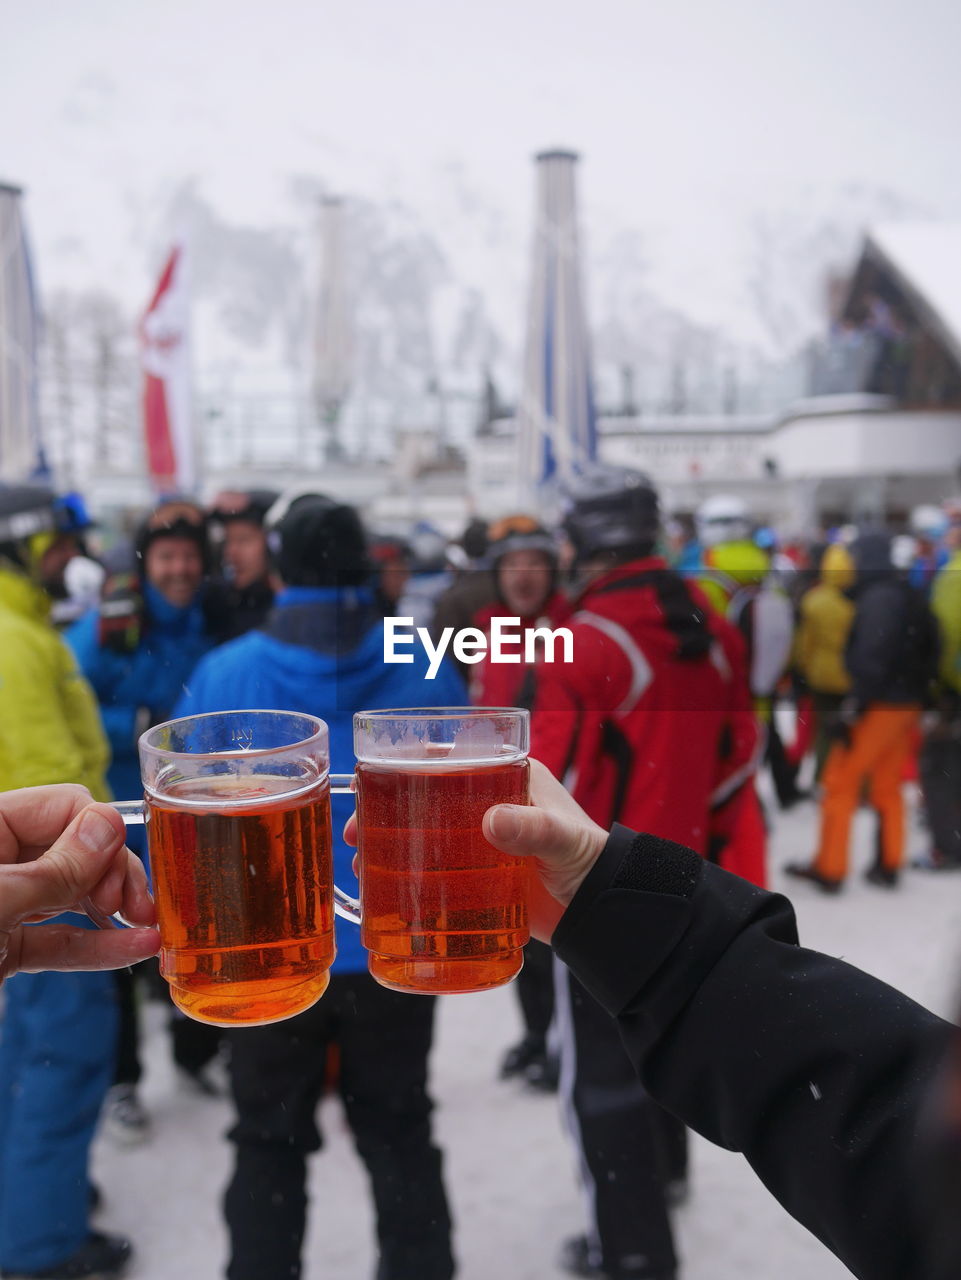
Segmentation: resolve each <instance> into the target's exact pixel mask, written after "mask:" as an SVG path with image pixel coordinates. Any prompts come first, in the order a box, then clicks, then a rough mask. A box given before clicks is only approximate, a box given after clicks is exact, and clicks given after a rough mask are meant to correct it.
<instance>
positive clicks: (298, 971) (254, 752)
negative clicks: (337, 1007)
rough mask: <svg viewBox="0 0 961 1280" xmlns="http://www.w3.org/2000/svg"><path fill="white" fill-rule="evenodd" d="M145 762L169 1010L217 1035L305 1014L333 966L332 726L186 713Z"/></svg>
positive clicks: (162, 729) (147, 745)
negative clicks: (215, 1029) (218, 1029)
mask: <svg viewBox="0 0 961 1280" xmlns="http://www.w3.org/2000/svg"><path fill="white" fill-rule="evenodd" d="M312 729H313V730H314V731H313V736H312V737H311V738H310V739H309V740H308V741H305V742H302V743H301V742H298V737H305V736H306V735H308V734H311V732H312ZM141 764H142V767H143V773H144V785H145V792H146V810H147V834H148V846H149V852H150V864H151V872H152V875H153V885H154V896H155V899H156V904H157V921H158V925H159V927H160V938H161V950H160V967H161V972H162V974H163V976H164V977H165V978H166V980H167V982H168V983H169V984H170V992H171V996H172V998H173V1001H174V1003H175V1004H176V1005H177V1006H178V1007H179V1008H180V1009H182V1010H183V1012H184V1013H186V1014H188V1015H189V1016H190V1017H191V1018H196V1019H197V1020H199V1021H201V1022H212V1023H215V1024H217V1025H219V1026H256V1025H259V1024H262V1023H267V1022H276V1021H278V1020H279V1019H281V1018H289V1017H291V1016H292V1015H293V1014H295V1013H300V1012H301V1011H302V1010H304V1009H307V1008H309V1007H310V1006H311V1005H312V1004H314V1003H315V1001H317V1000H318V999H319V998H320V996H321V995H322V994H323V993H324V991H325V990H326V988H327V983H328V970H329V968H330V965H331V963H332V961H333V958H334V924H333V866H332V857H331V825H330V782H329V777H328V773H327V768H328V760H327V729H326V726H325V725H324V724H323V722H322V721H318V720H313V719H312V718H310V717H303V716H295V715H293V713H285V712H266V711H265V712H255V711H254V712H231V713H223V714H221V715H217V714H214V715H209V716H196V717H189V718H186V719H184V720H182V721H171V722H169V723H168V724H167V725H161V726H158V728H157V729H154V730H150V731H149V732H148V734H146V735H145V736H144V739H142V740H141Z"/></svg>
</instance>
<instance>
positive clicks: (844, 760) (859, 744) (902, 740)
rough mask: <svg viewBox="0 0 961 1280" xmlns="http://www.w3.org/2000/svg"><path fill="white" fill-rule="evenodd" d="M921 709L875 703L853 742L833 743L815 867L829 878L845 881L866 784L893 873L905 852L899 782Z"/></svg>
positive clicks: (824, 780)
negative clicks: (853, 821)
mask: <svg viewBox="0 0 961 1280" xmlns="http://www.w3.org/2000/svg"><path fill="white" fill-rule="evenodd" d="M920 716H921V708H920V707H919V706H917V705H915V704H911V705H908V706H903V705H898V706H895V705H893V704H885V703H875V704H874V705H872V706H871V707H869V708H868V710H867V711H866V712H865V714H864V715H863V716H862V717H861V719H860V720H858V721H857V723H856V724H855V725H854V727H853V728H852V730H851V745H850V746H849V747H846V746H844V744H843V743H840V742H838V743H835V745H834V746H833V747H832V748H831V751H830V753H829V755H828V758H827V761H826V763H825V766H824V773H823V774H822V777H821V783H822V786H823V788H824V794H823V797H822V800H821V839H820V845H819V848H818V852H817V857H816V858H815V859H814V866H815V869H816V870H817V871H818V872H819V873H820V874H821V875H822V876H825V877H826V878H827V879H829V880H843V879H844V877H845V875H846V873H847V869H848V839H849V837H850V834H851V819H852V818H853V817H854V814H855V811H856V810H857V807H858V805H859V803H860V801H861V795H862V792H863V790H864V787H865V784H867V785H868V787H869V790H868V799H869V801H870V803H871V805H872V806H873V807H874V808H875V809H876V810H877V811H878V815H879V817H880V820H881V859H882V865H883V866H884V867H885V868H886V869H887V870H888V871H897V869H898V868H899V867H900V865H901V860H902V858H903V856H904V801H903V800H902V798H901V781H902V778H903V776H904V765H905V762H906V760H907V759H908V756H909V755H910V753H911V749H912V745H913V742H914V733H915V729H916V728H917V725H918V721H919V719H920Z"/></svg>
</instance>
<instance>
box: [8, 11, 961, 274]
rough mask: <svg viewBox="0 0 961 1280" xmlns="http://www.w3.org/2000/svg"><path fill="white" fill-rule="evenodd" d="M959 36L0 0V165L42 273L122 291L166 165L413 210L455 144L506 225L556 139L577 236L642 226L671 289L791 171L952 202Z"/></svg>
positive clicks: (704, 17)
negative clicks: (579, 162)
mask: <svg viewBox="0 0 961 1280" xmlns="http://www.w3.org/2000/svg"><path fill="white" fill-rule="evenodd" d="M959 49H961V4H958V3H957V0H860V3H855V2H853V0H805V2H804V3H799V2H798V0H670V3H665V0H590V2H586V0H585V2H581V0H577V2H573V0H484V3H470V2H469V0H468V2H466V3H450V2H449V0H406V2H405V0H343V2H342V3H336V4H335V3H324V2H323V0H320V2H318V0H230V2H229V3H228V2H226V0H168V2H167V3H165V4H163V5H158V4H153V3H145V2H143V0H84V3H83V4H78V3H76V0H33V3H31V4H25V3H23V0H0V178H5V179H7V180H10V181H15V182H19V183H22V184H23V185H24V186H26V187H27V188H28V191H29V204H28V216H29V219H30V225H31V228H32V231H33V238H34V242H35V247H36V256H37V259H38V271H39V276H40V280H41V284H42V285H44V286H47V287H49V286H51V285H56V284H59V283H65V282H69V283H81V282H86V283H95V282H99V283H103V284H112V285H113V286H114V287H116V288H118V289H120V290H122V291H124V292H125V293H127V295H128V296H129V297H130V298H131V299H134V298H142V297H143V296H144V294H145V292H146V290H147V288H148V287H149V277H150V272H151V270H152V264H151V262H150V261H149V253H148V251H147V245H148V244H150V243H151V238H152V239H153V241H155V240H156V238H157V236H158V227H157V224H156V219H157V217H158V216H159V215H158V211H159V210H160V209H162V207H163V204H164V198H165V196H166V195H167V194H169V191H170V190H171V189H172V188H173V186H174V185H175V184H176V183H177V182H178V181H180V180H181V179H183V178H184V177H187V176H194V177H195V178H196V179H197V180H198V182H199V186H200V189H201V191H202V192H203V193H204V194H205V195H206V196H207V197H208V198H210V199H211V200H212V201H213V202H215V203H216V205H217V206H218V208H219V209H220V211H221V213H222V214H224V215H226V216H229V217H230V218H231V219H232V220H236V221H238V222H255V223H271V222H279V223H284V222H289V221H290V218H291V205H290V201H289V177H290V175H291V174H294V173H301V174H316V175H317V176H319V177H321V178H322V179H323V180H324V181H325V182H326V183H327V184H328V185H329V186H330V187H331V188H332V189H334V190H340V191H345V192H347V193H357V194H362V195H365V196H367V197H372V198H380V197H383V198H390V197H397V198H400V199H402V200H405V201H407V202H409V203H410V204H412V205H414V206H417V205H418V203H419V202H420V203H422V204H424V205H426V207H428V208H429V206H430V197H429V195H428V194H427V193H428V192H429V191H430V190H431V189H432V188H433V187H435V186H436V184H437V181H438V174H439V173H441V172H442V171H443V170H444V167H445V166H450V165H451V164H457V165H459V166H460V167H461V178H462V183H463V185H465V186H466V187H468V188H469V189H470V190H471V191H472V192H473V193H474V196H475V198H476V200H478V201H479V202H481V203H485V204H489V205H490V206H492V207H493V208H496V209H498V210H500V211H502V212H503V213H504V214H505V216H506V218H507V219H508V221H509V222H510V223H511V224H513V225H515V226H516V227H519V228H521V229H523V230H524V231H525V232H526V227H527V223H528V221H529V218H530V208H531V198H532V191H533V183H532V174H531V167H530V157H531V154H532V153H533V152H534V151H536V150H538V149H541V148H543V147H545V146H550V145H553V144H558V143H560V144H564V145H566V146H572V147H575V148H577V149H579V150H580V151H581V152H582V154H583V157H584V164H583V166H582V171H581V190H582V200H583V205H582V207H583V211H584V215H585V221H586V222H587V232H588V235H590V234H591V227H592V225H602V224H603V225H604V226H606V227H608V228H612V227H617V226H626V227H631V226H636V227H639V228H641V229H642V230H646V231H649V232H650V233H651V235H652V237H653V240H652V243H653V244H654V245H655V247H656V246H657V244H658V243H659V242H658V239H657V236H658V234H659V233H660V234H661V235H662V237H663V243H664V245H665V254H671V255H673V257H674V259H675V261H674V264H673V275H672V274H671V272H668V273H667V275H666V276H665V277H664V279H665V280H666V281H667V282H670V281H671V280H672V279H673V280H675V281H676V282H677V287H678V288H679V289H682V290H683V289H684V288H693V289H696V288H697V279H698V276H699V273H700V272H701V271H703V270H705V269H706V268H705V265H704V264H705V263H706V262H707V261H708V259H709V258H710V257H711V256H723V255H724V254H725V253H727V252H729V251H730V241H729V238H728V239H726V238H725V237H726V236H728V237H729V228H730V226H731V224H732V220H735V221H736V220H737V219H743V218H744V217H746V216H747V215H748V214H749V213H750V212H751V211H753V210H756V209H765V208H771V207H778V206H784V205H790V203H791V202H792V201H793V200H795V199H796V198H797V194H798V192H800V191H802V190H803V189H805V188H809V189H811V190H813V191H816V192H817V193H818V194H817V196H816V198H817V199H818V200H821V201H822V203H825V204H829V203H830V200H831V198H832V193H833V192H834V190H835V189H836V188H840V187H841V186H842V185H844V184H851V183H864V184H870V185H878V186H884V187H888V188H893V189H895V190H897V191H900V192H902V193H903V194H904V195H905V196H907V197H910V198H912V199H913V200H916V201H917V202H918V203H919V204H920V205H921V206H923V207H924V208H926V209H929V210H930V211H931V212H932V213H933V214H935V215H938V216H942V217H958V216H961V166H959V165H958V163H957V137H956V134H957V126H958V122H959V121H961V76H959V75H958V51H959ZM725 228H727V229H728V230H725ZM668 245H670V248H669V249H668V248H667V247H666V246H668ZM104 276H109V277H110V279H104Z"/></svg>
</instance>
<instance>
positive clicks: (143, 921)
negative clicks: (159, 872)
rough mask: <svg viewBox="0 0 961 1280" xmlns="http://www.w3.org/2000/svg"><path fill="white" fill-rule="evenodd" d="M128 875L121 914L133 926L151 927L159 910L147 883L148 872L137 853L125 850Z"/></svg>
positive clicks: (124, 885) (125, 878)
mask: <svg viewBox="0 0 961 1280" xmlns="http://www.w3.org/2000/svg"><path fill="white" fill-rule="evenodd" d="M124 852H125V853H126V855H127V857H126V862H127V874H126V876H125V877H124V882H123V897H122V898H121V905H120V914H121V915H122V916H123V918H124V919H125V920H129V921H130V923H131V924H138V925H151V924H155V923H156V920H157V909H156V907H155V906H154V900H153V898H152V896H151V893H150V887H149V885H148V883H147V872H146V871H145V870H144V865H143V863H142V862H141V861H140V859H139V858H138V857H137V855H136V854H135V853H131V851H130V850H129V849H125V850H124Z"/></svg>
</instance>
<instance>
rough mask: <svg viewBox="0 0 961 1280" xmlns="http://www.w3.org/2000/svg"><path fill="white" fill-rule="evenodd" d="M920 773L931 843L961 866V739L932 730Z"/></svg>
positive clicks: (941, 731) (922, 748)
mask: <svg viewBox="0 0 961 1280" xmlns="http://www.w3.org/2000/svg"><path fill="white" fill-rule="evenodd" d="M918 774H919V776H920V779H921V790H922V792H923V793H924V808H925V811H926V813H927V819H928V827H929V828H930V830H931V842H932V844H933V845H934V847H935V849H936V850H937V851H938V853H939V854H940V855H941V857H942V858H943V859H944V861H945V862H946V863H950V864H952V865H954V866H961V741H959V740H958V738H957V737H955V736H953V735H951V734H950V733H949V732H947V731H945V730H944V729H941V728H940V727H939V728H938V729H936V730H935V731H934V732H932V733H930V734H929V735H928V736H927V738H925V740H924V744H923V746H922V747H921V755H920V758H919V760H918Z"/></svg>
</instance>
